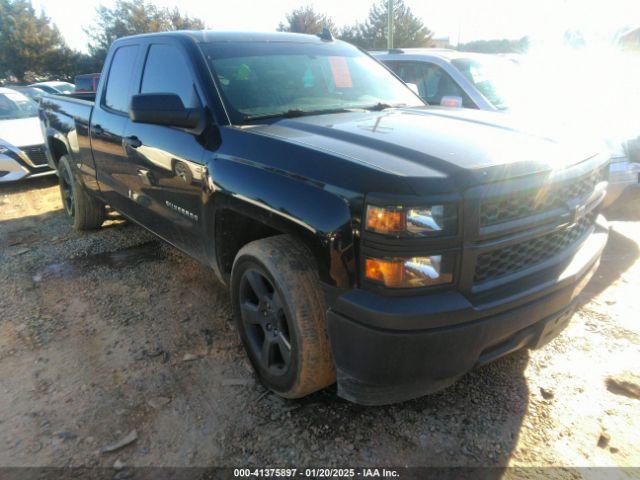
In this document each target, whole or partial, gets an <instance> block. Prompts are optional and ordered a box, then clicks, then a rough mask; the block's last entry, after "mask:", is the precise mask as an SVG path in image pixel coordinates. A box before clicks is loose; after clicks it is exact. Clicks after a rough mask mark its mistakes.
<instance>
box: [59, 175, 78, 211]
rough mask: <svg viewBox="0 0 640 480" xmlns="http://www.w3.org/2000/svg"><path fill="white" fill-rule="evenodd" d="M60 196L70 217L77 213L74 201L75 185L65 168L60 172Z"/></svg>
mask: <svg viewBox="0 0 640 480" xmlns="http://www.w3.org/2000/svg"><path fill="white" fill-rule="evenodd" d="M60 195H61V196H62V204H63V205H64V209H65V210H66V212H67V214H68V215H69V216H70V217H73V215H74V213H75V205H74V201H73V183H72V180H71V174H70V173H69V170H67V169H66V168H63V169H61V170H60Z"/></svg>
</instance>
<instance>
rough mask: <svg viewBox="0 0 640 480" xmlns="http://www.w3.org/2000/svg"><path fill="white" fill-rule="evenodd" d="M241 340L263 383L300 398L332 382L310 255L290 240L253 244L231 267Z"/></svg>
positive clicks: (321, 305) (281, 238) (282, 238)
mask: <svg viewBox="0 0 640 480" xmlns="http://www.w3.org/2000/svg"><path fill="white" fill-rule="evenodd" d="M231 296H232V301H233V309H234V317H235V321H236V325H237V327H238V331H239V333H240V338H241V339H242V342H243V344H244V346H245V350H246V351H247V355H248V357H249V360H250V361H251V364H252V365H253V367H254V369H255V371H256V374H257V375H258V377H259V378H260V380H261V381H262V383H263V384H264V385H265V386H267V387H268V388H269V389H271V390H273V391H275V392H276V393H278V394H279V395H282V396H283V397H288V398H296V397H302V396H304V395H308V394H309V393H312V392H315V391H316V390H320V389H322V388H324V387H326V386H328V385H331V384H332V383H333V382H335V367H334V365H333V360H332V358H331V351H330V347H329V341H328V338H327V333H326V322H325V306H324V298H323V295H322V291H321V289H320V282H319V279H318V275H317V271H316V267H315V265H314V262H313V260H312V256H311V253H310V252H309V251H308V250H307V249H306V248H305V247H304V246H302V245H301V244H300V243H299V242H296V241H295V240H294V239H293V238H292V237H290V236H288V235H279V236H276V237H270V238H266V239H263V240H257V241H255V242H251V243H249V244H247V245H246V246H245V247H243V248H242V249H241V250H240V252H239V253H238V255H237V256H236V260H235V262H234V265H233V271H232V274H231Z"/></svg>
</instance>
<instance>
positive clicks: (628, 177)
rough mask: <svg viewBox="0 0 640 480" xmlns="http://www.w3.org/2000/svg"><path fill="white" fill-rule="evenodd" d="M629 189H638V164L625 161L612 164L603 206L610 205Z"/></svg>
mask: <svg viewBox="0 0 640 480" xmlns="http://www.w3.org/2000/svg"><path fill="white" fill-rule="evenodd" d="M629 187H640V163H637V162H632V161H630V160H627V159H625V160H622V161H616V162H612V163H611V165H610V167H609V186H608V187H607V196H606V198H605V201H604V205H605V206H606V205H611V204H612V203H613V202H615V201H616V200H617V199H618V197H620V195H622V193H623V192H624V191H625V190H626V189H627V188H629Z"/></svg>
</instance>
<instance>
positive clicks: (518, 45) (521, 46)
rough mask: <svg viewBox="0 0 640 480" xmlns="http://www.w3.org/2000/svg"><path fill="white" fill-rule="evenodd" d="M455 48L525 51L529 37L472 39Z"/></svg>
mask: <svg viewBox="0 0 640 480" xmlns="http://www.w3.org/2000/svg"><path fill="white" fill-rule="evenodd" d="M457 48H458V50H460V51H462V52H479V53H526V51H527V50H528V49H529V37H522V38H520V39H519V40H509V39H506V38H502V39H496V40H474V41H472V42H468V43H461V44H460V45H458V47H457Z"/></svg>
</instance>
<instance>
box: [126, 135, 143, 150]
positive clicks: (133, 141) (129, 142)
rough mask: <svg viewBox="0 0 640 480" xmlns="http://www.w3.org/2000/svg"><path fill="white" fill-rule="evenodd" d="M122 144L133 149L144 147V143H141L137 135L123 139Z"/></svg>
mask: <svg viewBox="0 0 640 480" xmlns="http://www.w3.org/2000/svg"><path fill="white" fill-rule="evenodd" d="M122 143H123V144H124V145H125V146H127V147H131V148H138V147H141V146H142V142H141V141H140V139H139V138H138V137H136V136H135V135H131V136H129V137H124V138H123V139H122Z"/></svg>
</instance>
